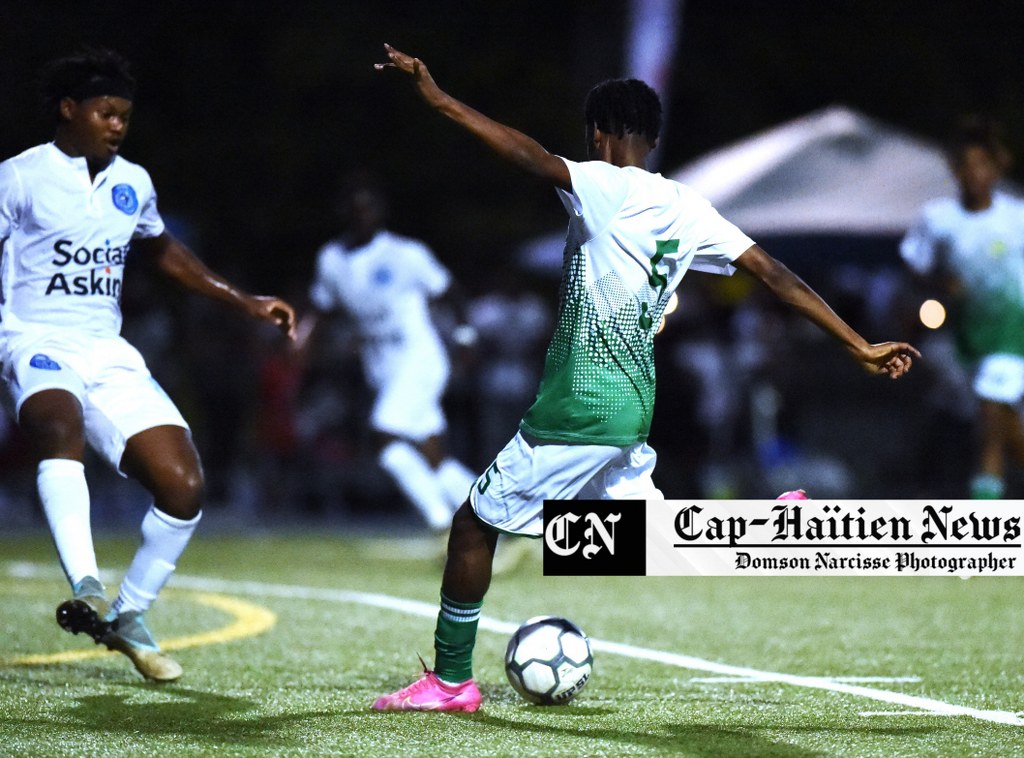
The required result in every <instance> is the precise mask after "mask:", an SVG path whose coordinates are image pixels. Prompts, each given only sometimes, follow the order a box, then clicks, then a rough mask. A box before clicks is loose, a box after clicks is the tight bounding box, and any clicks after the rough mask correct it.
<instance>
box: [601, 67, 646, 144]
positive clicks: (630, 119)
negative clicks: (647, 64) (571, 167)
mask: <svg viewBox="0 0 1024 758" xmlns="http://www.w3.org/2000/svg"><path fill="white" fill-rule="evenodd" d="M583 113H584V117H585V118H586V122H587V126H596V127H597V128H598V129H600V130H601V131H602V132H605V133H607V134H614V135H616V136H618V137H623V136H625V135H626V134H639V135H640V136H642V137H645V138H646V139H647V141H648V142H649V143H650V145H651V147H653V146H654V144H655V143H656V142H657V141H658V134H659V133H660V132H661V98H659V97H658V93H657V92H655V91H654V90H653V89H652V88H651V86H650V85H649V84H647V83H646V82H642V81H640V80H639V79H609V80H607V81H604V82H601V83H600V84H598V85H597V86H596V87H594V88H593V89H592V90H590V92H589V94H587V99H586V102H585V103H584V106H583Z"/></svg>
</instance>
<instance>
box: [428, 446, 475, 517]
mask: <svg viewBox="0 0 1024 758" xmlns="http://www.w3.org/2000/svg"><path fill="white" fill-rule="evenodd" d="M437 478H438V479H439V480H440V482H441V488H442V489H443V490H444V494H445V498H447V500H448V507H449V508H450V509H451V511H452V513H455V511H457V510H458V509H459V507H460V506H461V505H462V504H463V503H464V502H466V498H468V497H469V489H470V487H472V486H473V483H474V482H475V481H476V474H474V473H473V472H472V471H470V470H469V469H468V468H466V467H465V466H464V465H463V464H462V463H460V462H459V461H457V460H455V459H454V458H445V459H444V460H443V461H442V462H441V465H440V466H438V468H437Z"/></svg>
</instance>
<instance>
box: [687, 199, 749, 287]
mask: <svg viewBox="0 0 1024 758" xmlns="http://www.w3.org/2000/svg"><path fill="white" fill-rule="evenodd" d="M708 208H709V212H708V213H707V214H705V215H704V216H703V217H702V218H701V220H700V225H699V227H698V237H697V238H698V242H697V249H696V251H695V252H694V254H693V262H692V263H691V264H690V268H691V269H693V270H694V271H703V272H705V273H708V274H724V275H725V276H732V275H733V274H734V273H735V272H736V268H735V266H733V265H732V262H733V261H734V260H736V259H737V258H739V257H740V256H741V255H743V253H745V252H746V251H747V250H749V249H750V247H751V246H752V245H753V244H754V240H752V239H750V237H748V236H747V235H746V234H744V233H743V232H742V231H740V229H739V227H737V226H736V225H735V224H733V223H732V222H730V221H726V220H725V219H724V218H722V216H721V215H719V213H718V211H716V210H715V209H714V208H711V207H710V205H709V207H708Z"/></svg>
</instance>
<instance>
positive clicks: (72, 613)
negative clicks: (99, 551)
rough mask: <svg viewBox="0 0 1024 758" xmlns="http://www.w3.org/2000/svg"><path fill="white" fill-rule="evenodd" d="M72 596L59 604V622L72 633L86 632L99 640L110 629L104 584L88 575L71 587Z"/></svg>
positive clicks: (108, 608)
mask: <svg viewBox="0 0 1024 758" xmlns="http://www.w3.org/2000/svg"><path fill="white" fill-rule="evenodd" d="M71 593H72V597H71V599H70V600H65V601H64V602H63V603H61V604H60V605H58V606H57V623H58V624H59V625H60V627H61V629H64V630H65V631H68V632H70V633H71V634H79V633H82V632H84V633H85V634H88V635H89V636H90V637H92V639H93V641H94V642H97V643H98V642H99V641H100V640H101V639H102V638H103V637H104V636H105V635H106V634H107V632H109V631H110V622H108V621H107V620H106V617H107V614H108V613H109V612H110V606H109V604H108V603H107V597H106V593H105V590H104V589H103V585H102V584H101V583H100V580H99V579H97V578H96V577H92V576H87V577H85V578H84V579H83V580H82V581H80V582H78V583H77V584H75V585H74V586H72V588H71Z"/></svg>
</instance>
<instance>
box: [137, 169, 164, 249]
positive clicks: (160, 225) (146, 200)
mask: <svg viewBox="0 0 1024 758" xmlns="http://www.w3.org/2000/svg"><path fill="white" fill-rule="evenodd" d="M145 176H146V192H145V193H144V195H145V196H144V197H143V198H142V210H141V211H140V212H139V221H138V223H137V224H136V225H135V232H134V233H133V234H132V237H133V238H139V237H142V238H149V237H159V236H160V235H161V234H163V233H164V228H165V227H164V220H163V219H162V218H161V217H160V211H158V210H157V207H156V189H154V187H153V180H152V179H150V178H149V174H146V175H145Z"/></svg>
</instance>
